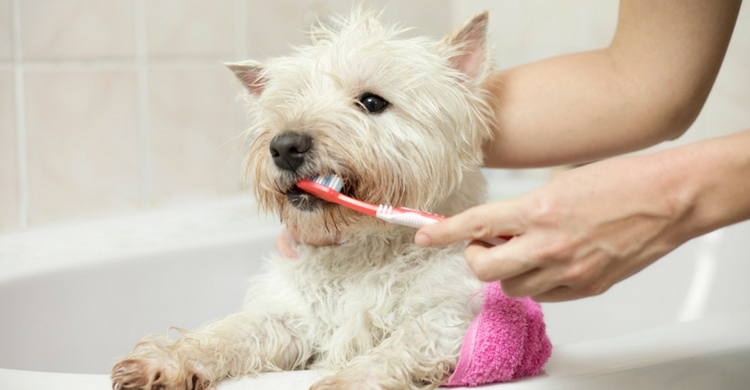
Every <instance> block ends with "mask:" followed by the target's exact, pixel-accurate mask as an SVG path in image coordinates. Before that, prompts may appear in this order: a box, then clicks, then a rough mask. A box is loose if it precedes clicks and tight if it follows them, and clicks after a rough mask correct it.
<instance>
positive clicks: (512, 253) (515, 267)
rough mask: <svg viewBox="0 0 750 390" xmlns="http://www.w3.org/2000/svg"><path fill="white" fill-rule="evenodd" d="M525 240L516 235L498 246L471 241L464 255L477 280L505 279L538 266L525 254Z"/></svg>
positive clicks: (526, 251)
mask: <svg viewBox="0 0 750 390" xmlns="http://www.w3.org/2000/svg"><path fill="white" fill-rule="evenodd" d="M526 241H527V240H524V237H516V238H514V239H513V240H511V241H509V242H508V243H506V244H503V245H498V246H488V245H487V244H485V243H483V242H481V241H472V242H471V243H470V244H469V245H468V246H467V247H466V250H465V251H464V256H465V257H466V262H467V263H468V264H469V267H470V268H471V270H472V271H473V272H474V274H475V275H477V278H479V280H482V281H486V282H489V281H492V280H505V279H509V278H512V277H515V276H517V275H520V274H523V273H525V272H528V271H531V270H533V269H535V268H537V267H539V264H537V263H536V262H534V261H532V260H531V259H530V258H529V257H528V256H527V255H526V254H527V253H528V250H527V249H526V247H527V245H528V244H527V243H526Z"/></svg>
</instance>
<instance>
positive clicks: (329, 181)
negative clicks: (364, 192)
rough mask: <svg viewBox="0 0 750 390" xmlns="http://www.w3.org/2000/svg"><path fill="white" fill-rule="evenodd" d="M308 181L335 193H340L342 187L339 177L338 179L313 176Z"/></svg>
mask: <svg viewBox="0 0 750 390" xmlns="http://www.w3.org/2000/svg"><path fill="white" fill-rule="evenodd" d="M310 181H313V182H315V183H318V184H322V185H324V186H326V187H328V188H331V189H333V190H335V191H336V192H341V189H342V188H343V187H344V182H343V181H342V180H341V178H340V177H338V175H325V176H320V175H315V176H313V177H311V178H310Z"/></svg>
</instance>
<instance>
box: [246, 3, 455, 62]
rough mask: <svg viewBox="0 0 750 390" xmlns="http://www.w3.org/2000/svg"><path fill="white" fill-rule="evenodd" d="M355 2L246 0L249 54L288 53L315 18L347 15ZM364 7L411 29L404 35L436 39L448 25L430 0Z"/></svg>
mask: <svg viewBox="0 0 750 390" xmlns="http://www.w3.org/2000/svg"><path fill="white" fill-rule="evenodd" d="M358 4H359V3H358V2H352V1H350V0H328V1H324V0H320V1H314V0H313V1H310V0H283V1H274V2H270V1H264V0H248V2H247V9H248V15H249V16H248V26H247V31H248V44H249V46H250V47H249V50H248V52H249V53H251V56H252V57H253V58H256V59H260V60H262V59H264V58H267V57H270V56H277V55H283V54H288V53H290V49H289V48H290V46H294V45H303V44H307V43H308V41H309V39H308V35H307V31H308V30H309V29H310V26H311V25H312V24H314V23H316V22H317V20H318V19H320V20H322V21H324V22H325V21H328V20H329V19H330V17H331V16H334V15H348V14H349V13H350V12H351V11H352V10H353V9H355V8H356V7H357V5H358ZM362 5H363V7H364V8H373V9H375V10H378V11H380V10H382V11H383V15H382V17H381V20H383V21H384V22H386V23H389V24H391V23H398V24H401V25H403V26H405V27H410V28H411V30H410V31H408V32H406V33H405V34H404V35H405V36H416V35H419V36H423V35H427V36H432V37H434V38H440V37H442V36H443V35H444V34H445V33H447V32H448V31H450V28H451V14H450V11H451V9H450V7H448V6H435V3H434V1H430V0H414V1H408V2H407V1H395V0H371V1H367V2H363V3H362Z"/></svg>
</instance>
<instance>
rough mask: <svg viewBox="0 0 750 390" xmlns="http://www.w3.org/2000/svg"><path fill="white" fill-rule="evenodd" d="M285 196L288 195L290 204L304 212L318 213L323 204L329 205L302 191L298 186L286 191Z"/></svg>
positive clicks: (287, 198)
mask: <svg viewBox="0 0 750 390" xmlns="http://www.w3.org/2000/svg"><path fill="white" fill-rule="evenodd" d="M284 195H286V200H287V201H288V202H289V204H291V205H292V206H294V207H295V208H297V209H299V210H302V211H316V210H318V209H319V208H320V207H321V206H322V205H323V204H325V203H328V202H326V201H324V200H323V199H320V198H318V197H317V196H314V195H310V194H308V193H307V192H305V191H302V189H301V188H299V187H297V185H296V184H295V185H294V186H292V187H291V188H289V189H288V190H286V192H284Z"/></svg>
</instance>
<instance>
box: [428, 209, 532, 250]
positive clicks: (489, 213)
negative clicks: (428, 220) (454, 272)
mask: <svg viewBox="0 0 750 390" xmlns="http://www.w3.org/2000/svg"><path fill="white" fill-rule="evenodd" d="M517 207H518V206H517V204H516V202H514V201H510V202H498V203H490V204H486V205H481V206H477V207H473V208H470V209H468V210H466V211H464V212H462V213H460V214H457V215H455V216H453V217H450V218H448V219H445V220H443V221H438V222H436V223H433V224H430V225H427V226H425V227H422V228H421V229H419V231H417V234H416V235H415V238H414V242H415V243H417V245H421V246H445V245H448V244H452V243H454V242H459V241H465V240H473V239H480V238H486V237H497V236H514V235H518V234H520V233H522V232H523V226H522V224H521V222H520V220H519V218H518V216H517V211H516V210H517Z"/></svg>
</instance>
